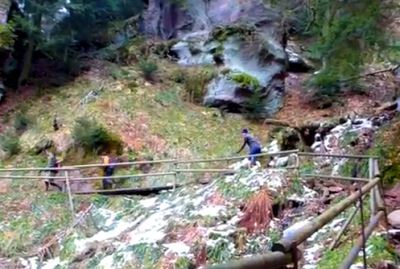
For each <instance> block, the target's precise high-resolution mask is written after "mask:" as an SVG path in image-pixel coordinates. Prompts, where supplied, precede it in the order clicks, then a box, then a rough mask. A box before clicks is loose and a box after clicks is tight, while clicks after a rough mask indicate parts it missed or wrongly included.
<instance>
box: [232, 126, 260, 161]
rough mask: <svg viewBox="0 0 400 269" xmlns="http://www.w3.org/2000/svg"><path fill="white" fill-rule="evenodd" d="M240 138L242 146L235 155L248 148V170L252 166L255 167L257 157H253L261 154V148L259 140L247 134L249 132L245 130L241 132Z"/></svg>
mask: <svg viewBox="0 0 400 269" xmlns="http://www.w3.org/2000/svg"><path fill="white" fill-rule="evenodd" d="M242 136H243V140H244V141H243V145H242V147H241V148H240V150H239V151H238V152H237V154H239V153H240V152H241V151H242V150H243V149H244V147H245V146H246V145H247V146H248V147H249V160H250V164H249V168H251V167H252V166H255V165H256V161H257V156H254V155H257V154H260V153H261V148H262V146H261V143H260V142H259V140H258V139H257V138H255V137H254V136H252V135H251V134H250V133H249V130H248V129H247V128H245V129H243V130H242Z"/></svg>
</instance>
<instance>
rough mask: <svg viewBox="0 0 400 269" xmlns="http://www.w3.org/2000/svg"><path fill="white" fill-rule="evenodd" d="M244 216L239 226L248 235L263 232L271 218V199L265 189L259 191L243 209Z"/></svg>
mask: <svg viewBox="0 0 400 269" xmlns="http://www.w3.org/2000/svg"><path fill="white" fill-rule="evenodd" d="M243 211H244V215H243V217H242V219H241V220H240V222H239V225H240V226H241V227H243V228H245V229H246V230H247V232H248V233H261V232H263V231H265V230H266V229H267V228H268V226H269V223H270V222H271V218H272V199H271V196H270V193H269V191H268V190H267V189H265V188H264V189H261V190H260V191H259V192H257V193H256V194H254V195H253V196H252V197H251V198H250V200H249V201H248V203H247V204H246V205H245V207H244V210H243Z"/></svg>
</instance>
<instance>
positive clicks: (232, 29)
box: [212, 25, 255, 43]
mask: <svg viewBox="0 0 400 269" xmlns="http://www.w3.org/2000/svg"><path fill="white" fill-rule="evenodd" d="M254 32H255V28H253V27H251V26H248V25H229V26H225V27H222V26H221V27H216V28H215V29H214V30H213V32H212V39H213V40H215V41H219V42H221V43H223V42H225V41H226V40H227V39H228V37H230V36H233V35H235V36H238V37H240V39H243V40H248V39H249V37H251V36H252V35H254Z"/></svg>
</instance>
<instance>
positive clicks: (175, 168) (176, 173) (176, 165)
mask: <svg viewBox="0 0 400 269" xmlns="http://www.w3.org/2000/svg"><path fill="white" fill-rule="evenodd" d="M173 165H174V189H173V190H174V191H175V189H176V183H177V181H178V162H177V161H175V162H174V163H173Z"/></svg>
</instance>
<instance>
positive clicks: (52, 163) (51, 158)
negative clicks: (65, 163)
mask: <svg viewBox="0 0 400 269" xmlns="http://www.w3.org/2000/svg"><path fill="white" fill-rule="evenodd" d="M46 154H47V157H48V161H47V168H59V167H60V166H61V161H58V160H57V157H56V155H55V154H54V153H53V152H51V151H46ZM45 171H46V172H47V173H48V175H49V177H48V178H46V179H45V180H44V183H45V185H46V191H48V190H49V186H50V185H51V186H54V187H56V188H57V189H58V190H59V191H62V187H61V186H59V185H58V184H56V183H54V177H55V176H56V175H57V174H58V170H53V169H48V170H45Z"/></svg>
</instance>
